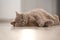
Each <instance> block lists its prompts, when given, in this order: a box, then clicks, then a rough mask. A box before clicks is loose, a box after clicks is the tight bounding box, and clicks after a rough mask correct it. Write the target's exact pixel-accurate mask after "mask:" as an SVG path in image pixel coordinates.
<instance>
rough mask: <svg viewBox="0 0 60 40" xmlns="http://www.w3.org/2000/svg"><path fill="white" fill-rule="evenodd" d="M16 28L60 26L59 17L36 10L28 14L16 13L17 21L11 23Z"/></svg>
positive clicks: (42, 10)
mask: <svg viewBox="0 0 60 40" xmlns="http://www.w3.org/2000/svg"><path fill="white" fill-rule="evenodd" d="M11 24H12V25H13V26H15V27H20V26H37V27H45V26H47V27H48V26H53V25H56V24H59V17H58V16H57V15H52V14H50V13H48V12H47V11H45V10H44V9H34V10H31V11H28V12H24V13H21V14H19V13H18V12H16V18H15V21H13V22H11Z"/></svg>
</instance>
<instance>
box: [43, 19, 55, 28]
mask: <svg viewBox="0 0 60 40" xmlns="http://www.w3.org/2000/svg"><path fill="white" fill-rule="evenodd" d="M53 25H54V21H53V20H51V19H47V20H46V21H45V24H44V27H45V26H46V27H49V26H53Z"/></svg>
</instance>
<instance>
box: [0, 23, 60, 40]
mask: <svg viewBox="0 0 60 40" xmlns="http://www.w3.org/2000/svg"><path fill="white" fill-rule="evenodd" d="M0 40H60V25H57V26H53V27H49V28H42V27H39V28H38V27H20V28H13V27H12V26H11V25H10V24H9V23H0Z"/></svg>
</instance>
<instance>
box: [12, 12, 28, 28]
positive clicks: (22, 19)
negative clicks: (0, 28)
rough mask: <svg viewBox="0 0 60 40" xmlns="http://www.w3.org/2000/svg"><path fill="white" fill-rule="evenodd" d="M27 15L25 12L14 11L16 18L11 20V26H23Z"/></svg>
mask: <svg viewBox="0 0 60 40" xmlns="http://www.w3.org/2000/svg"><path fill="white" fill-rule="evenodd" d="M27 20H28V19H27V17H26V15H25V14H23V13H21V14H19V13H18V12H16V18H15V21H14V22H12V25H13V26H18V27H19V26H25V25H26V24H27Z"/></svg>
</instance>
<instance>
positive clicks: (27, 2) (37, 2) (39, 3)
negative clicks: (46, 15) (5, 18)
mask: <svg viewBox="0 0 60 40" xmlns="http://www.w3.org/2000/svg"><path fill="white" fill-rule="evenodd" d="M21 2H22V3H21V8H22V9H21V10H22V11H23V12H24V11H29V10H32V9H34V8H43V9H45V10H47V11H48V12H50V13H56V10H55V9H56V0H22V1H21Z"/></svg>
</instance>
